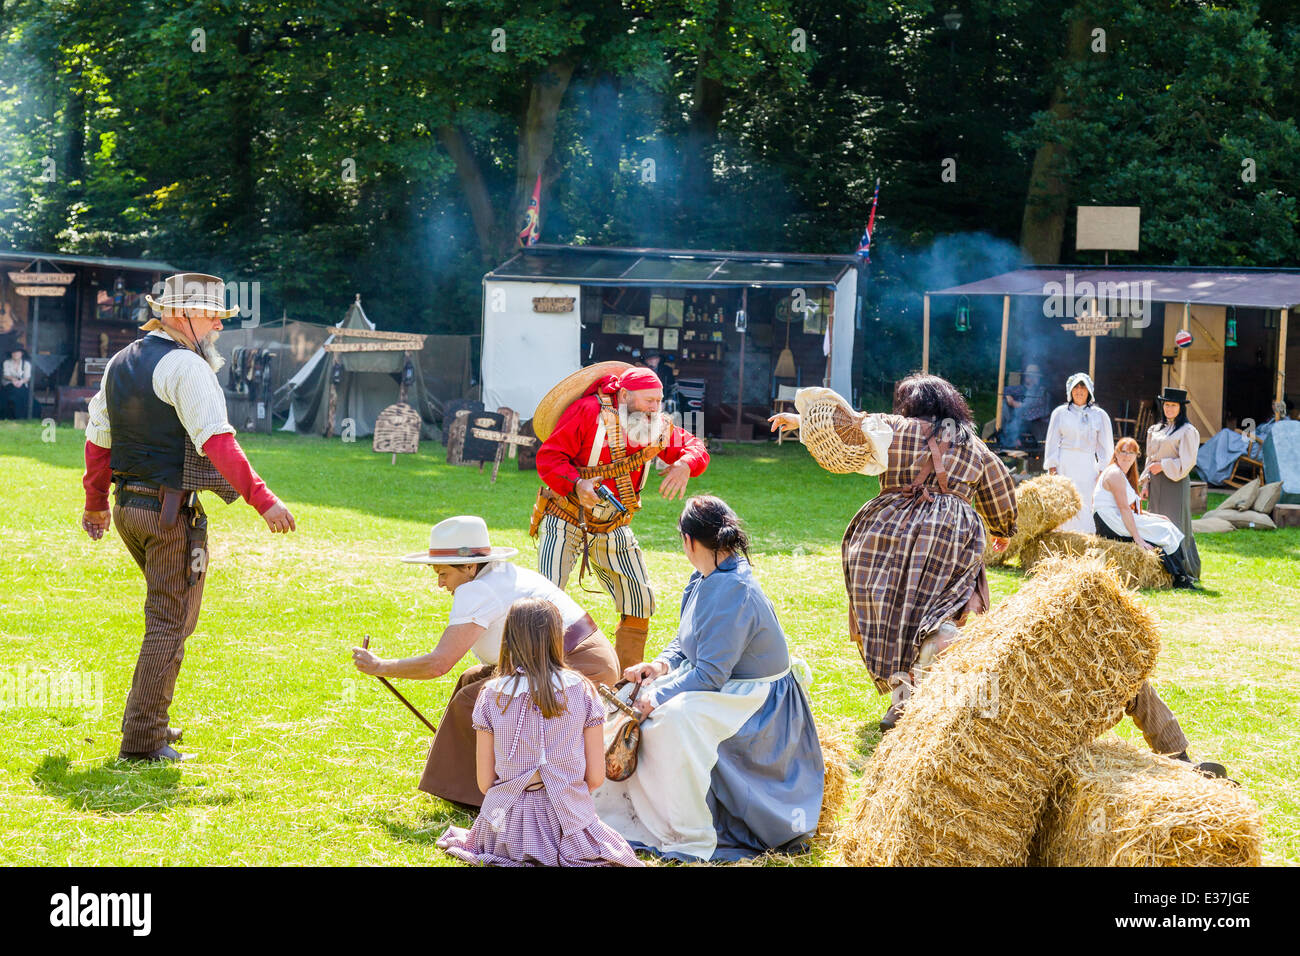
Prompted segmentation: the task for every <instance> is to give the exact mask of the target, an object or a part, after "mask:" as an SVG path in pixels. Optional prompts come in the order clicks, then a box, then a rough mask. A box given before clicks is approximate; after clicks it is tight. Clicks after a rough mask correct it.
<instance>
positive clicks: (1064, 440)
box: [1043, 372, 1115, 534]
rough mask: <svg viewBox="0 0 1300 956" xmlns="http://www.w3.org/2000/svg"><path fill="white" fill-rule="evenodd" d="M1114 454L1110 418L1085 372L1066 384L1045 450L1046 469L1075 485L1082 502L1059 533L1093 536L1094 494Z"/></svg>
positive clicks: (1048, 432)
mask: <svg viewBox="0 0 1300 956" xmlns="http://www.w3.org/2000/svg"><path fill="white" fill-rule="evenodd" d="M1114 450H1115V439H1114V438H1113V437H1112V434H1111V424H1110V416H1109V415H1107V414H1106V412H1105V411H1103V410H1102V409H1101V408H1100V407H1099V406H1098V405H1097V404H1096V400H1095V398H1094V395H1093V386H1092V379H1091V378H1089V377H1088V374H1087V373H1086V372H1075V373H1074V374H1073V375H1071V376H1070V377H1069V379H1067V380H1066V382H1065V404H1064V405H1058V406H1057V407H1056V408H1055V410H1053V412H1052V419H1051V421H1050V422H1048V424H1047V441H1046V443H1045V445H1044V448H1043V467H1044V468H1045V469H1046V470H1047V471H1048V473H1049V474H1053V475H1056V474H1061V475H1064V476H1065V477H1066V478H1069V479H1070V480H1071V481H1072V482H1074V487H1075V488H1077V489H1078V491H1079V498H1080V500H1082V501H1083V507H1082V508H1080V509H1079V511H1078V513H1077V514H1076V515H1075V516H1074V517H1073V518H1071V519H1070V520H1069V521H1067V522H1065V524H1063V525H1061V527H1060V529H1059V530H1061V531H1079V532H1082V533H1083V534H1092V531H1093V521H1092V490H1093V488H1094V487H1095V486H1096V484H1097V476H1098V475H1100V474H1101V470H1102V469H1103V468H1104V467H1106V465H1105V463H1106V462H1107V461H1109V460H1110V456H1111V453H1112V452H1114Z"/></svg>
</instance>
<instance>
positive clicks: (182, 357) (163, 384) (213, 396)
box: [86, 329, 235, 455]
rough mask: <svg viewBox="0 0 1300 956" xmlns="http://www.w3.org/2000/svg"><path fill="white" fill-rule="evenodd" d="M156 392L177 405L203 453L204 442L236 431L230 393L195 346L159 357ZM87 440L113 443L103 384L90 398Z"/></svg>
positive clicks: (104, 444) (105, 444) (103, 444)
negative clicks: (229, 412)
mask: <svg viewBox="0 0 1300 956" xmlns="http://www.w3.org/2000/svg"><path fill="white" fill-rule="evenodd" d="M149 334H150V335H157V336H161V337H162V338H166V339H170V338H171V336H169V335H167V333H165V332H163V331H162V330H161V329H154V330H153V331H152V332H150V333H149ZM182 345H184V343H182ZM118 354H119V355H120V354H121V353H120V352H119V353H118ZM115 361H117V356H116V355H115V356H113V358H112V359H111V360H110V361H109V363H108V364H109V367H110V368H111V367H112V365H113V362H115ZM104 378H105V379H107V378H108V369H107V368H106V369H105V370H104ZM153 393H154V395H156V396H158V399H159V401H163V402H166V403H167V404H168V405H170V406H172V408H174V409H176V417H177V418H179V419H180V420H181V425H182V426H184V428H185V431H186V432H188V433H189V436H190V441H192V442H194V447H195V448H196V449H197V450H198V453H199V454H200V455H202V454H203V443H204V442H206V441H207V440H208V439H209V438H211V437H212V436H213V435H221V434H230V435H233V434H235V429H234V427H233V426H232V425H231V424H230V421H229V420H228V419H227V417H226V393H225V392H223V391H222V390H221V384H220V383H219V382H218V381H217V373H216V372H214V371H212V369H211V368H210V367H209V365H208V363H207V362H206V361H204V359H203V357H202V356H201V355H199V354H198V353H197V352H195V351H193V350H192V349H189V348H179V349H173V350H172V351H170V352H168V353H167V354H166V355H164V356H163V357H162V358H161V359H159V360H158V364H157V365H155V366H154V370H153ZM86 440H87V441H92V442H94V443H95V444H96V445H98V446H99V447H100V448H111V447H113V435H112V429H111V428H110V427H109V421H108V400H107V399H106V398H105V397H104V387H103V385H100V388H99V391H98V392H96V393H95V397H94V398H92V399H91V400H90V417H89V420H88V421H87V422H86Z"/></svg>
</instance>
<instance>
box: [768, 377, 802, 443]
mask: <svg viewBox="0 0 1300 956" xmlns="http://www.w3.org/2000/svg"><path fill="white" fill-rule="evenodd" d="M797 391H799V389H797V388H795V387H794V386H793V385H779V386H777V390H776V401H774V402H773V403H772V414H773V415H780V414H781V413H782V412H794V410H795V408H794V393H795V392H797ZM798 437H799V429H797V428H795V429H791V430H790V431H788V432H782V431H779V432H777V433H776V443H777V444H778V445H779V444H781V443H782V442H784V441H785V440H786V439H787V438H796V439H797V438H798Z"/></svg>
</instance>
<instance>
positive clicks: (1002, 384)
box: [993, 295, 1011, 432]
mask: <svg viewBox="0 0 1300 956" xmlns="http://www.w3.org/2000/svg"><path fill="white" fill-rule="evenodd" d="M1010 319H1011V296H1009V295H1004V296H1003V297H1002V345H1001V346H1000V347H999V349H998V410H997V414H996V415H995V416H994V419H993V427H994V428H996V429H997V430H998V431H999V432H1000V431H1002V406H1003V403H1004V402H1005V401H1006V399H1005V398H1004V397H1003V396H1004V395H1005V394H1006V390H1007V324H1008V322H1009V321H1010Z"/></svg>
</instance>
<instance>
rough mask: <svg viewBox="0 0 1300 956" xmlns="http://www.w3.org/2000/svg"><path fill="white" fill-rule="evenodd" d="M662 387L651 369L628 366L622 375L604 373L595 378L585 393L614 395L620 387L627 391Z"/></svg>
mask: <svg viewBox="0 0 1300 956" xmlns="http://www.w3.org/2000/svg"><path fill="white" fill-rule="evenodd" d="M663 387H664V385H663V382H661V381H659V376H658V375H656V374H655V373H654V372H653V371H652V370H651V369H648V368H630V369H628V370H627V371H626V372H624V373H623V374H622V375H606V376H604V377H603V378H600V379H597V380H596V382H595V384H594V385H592V387H591V388H590V389H588V390H587V394H588V395H595V394H596V393H597V392H604V393H605V394H606V395H616V394H618V390H619V389H620V388H625V389H627V390H628V391H629V392H652V391H656V390H662V389H663Z"/></svg>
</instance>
